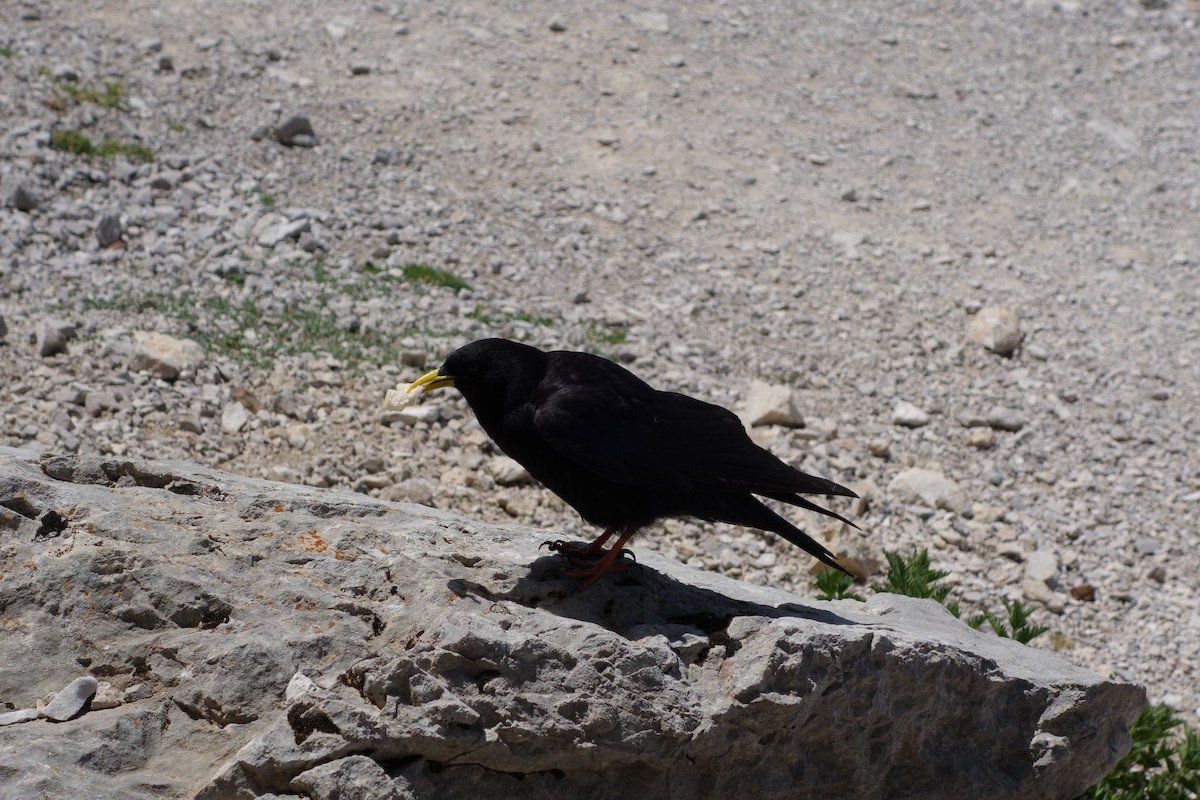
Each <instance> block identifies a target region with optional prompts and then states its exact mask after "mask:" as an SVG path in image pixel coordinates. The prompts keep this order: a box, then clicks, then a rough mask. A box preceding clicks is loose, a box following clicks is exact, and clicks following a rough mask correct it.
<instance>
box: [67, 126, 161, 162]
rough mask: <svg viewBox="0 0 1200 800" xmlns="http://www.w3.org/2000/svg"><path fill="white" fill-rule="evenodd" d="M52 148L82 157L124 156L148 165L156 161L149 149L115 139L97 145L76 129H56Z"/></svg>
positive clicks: (105, 140)
mask: <svg viewBox="0 0 1200 800" xmlns="http://www.w3.org/2000/svg"><path fill="white" fill-rule="evenodd" d="M50 146H51V147H52V148H54V149H55V150H62V151H64V152H67V153H74V154H75V155H80V156H99V157H100V158H114V157H116V156H117V155H124V156H127V157H128V158H130V159H132V160H134V161H141V162H143V163H146V164H149V163H150V162H152V161H154V153H152V152H151V151H150V149H149V148H148V147H143V146H142V145H140V144H135V143H133V142H118V141H117V140H115V139H104V140H102V141H101V142H100V144H95V143H93V142H92V140H91V139H90V138H88V136H87V135H86V134H84V133H81V132H79V131H77V130H75V129H74V128H55V129H54V130H53V131H51V133H50Z"/></svg>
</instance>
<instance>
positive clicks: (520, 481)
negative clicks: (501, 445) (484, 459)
mask: <svg viewBox="0 0 1200 800" xmlns="http://www.w3.org/2000/svg"><path fill="white" fill-rule="evenodd" d="M487 469H488V472H489V473H491V476H492V477H493V478H494V479H495V481H496V483H498V484H500V485H501V486H520V485H526V484H530V483H533V477H532V476H531V475H530V474H529V471H528V470H526V469H525V468H524V467H523V466H521V465H520V464H518V463H517V462H516V461H514V460H513V459H511V458H509V457H508V456H499V457H497V458H493V459H491V460H490V461H489V462H488V465H487Z"/></svg>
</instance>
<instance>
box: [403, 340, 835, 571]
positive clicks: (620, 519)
mask: <svg viewBox="0 0 1200 800" xmlns="http://www.w3.org/2000/svg"><path fill="white" fill-rule="evenodd" d="M423 382H424V383H426V384H430V386H428V387H426V388H436V386H445V385H451V382H452V385H453V386H454V387H455V388H457V389H458V390H459V391H460V392H462V395H463V397H464V398H466V401H467V403H468V404H469V405H470V406H471V409H472V410H473V411H474V412H475V416H476V417H477V418H478V420H479V423H480V425H482V426H483V429H484V430H485V431H487V433H488V435H489V436H491V437H492V439H493V440H494V441H495V442H496V444H497V445H498V446H499V447H500V449H501V450H503V451H504V452H505V453H506V454H507V455H509V456H510V457H511V458H513V459H515V460H516V461H518V462H519V463H520V464H522V465H523V466H524V467H525V468H526V469H527V470H528V471H529V474H530V475H532V476H533V477H534V478H536V479H537V480H538V481H540V482H541V483H542V484H543V485H545V486H546V488H548V489H550V491H552V492H554V493H555V494H557V495H558V496H559V497H561V498H562V499H563V500H564V501H565V502H566V503H568V504H569V505H570V506H572V507H573V508H574V509H575V510H576V511H578V512H579V514H580V515H581V516H582V517H583V518H584V519H585V520H587V521H588V522H590V523H592V524H594V525H598V526H600V527H603V528H605V529H606V534H605V535H604V536H603V537H601V538H600V539H599V540H597V542H595V543H593V545H591V546H590V547H588V548H583V547H582V546H573V547H572V546H567V545H561V544H560V545H559V548H558V549H563V550H567V551H569V552H571V553H573V554H574V555H577V556H580V555H587V556H593V557H599V556H600V555H601V554H602V553H603V551H602V550H601V545H602V544H603V542H604V541H605V540H606V539H607V538H608V537H609V536H610V535H612V534H613V533H617V534H620V539H619V541H618V542H617V545H616V546H615V547H614V548H612V549H611V550H610V551H609V552H608V553H607V554H605V555H606V556H607V557H606V558H602V559H601V561H600V563H597V564H595V565H594V567H593V569H591V570H586V571H584V572H581V573H579V574H581V575H586V576H587V577H588V578H589V581H588V582H589V583H590V582H591V580H594V579H595V578H596V577H597V576H598V575H599V574H600V573H601V572H603V571H605V570H606V569H609V568H611V567H612V562H613V559H614V558H615V556H616V553H615V552H614V551H619V550H620V547H621V546H622V545H623V544H624V543H625V541H627V540H628V539H629V537H630V536H632V534H633V533H634V532H635V531H637V530H638V529H640V528H643V527H645V526H646V525H649V524H650V523H652V522H654V521H655V520H658V519H662V518H665V517H697V518H700V519H704V520H709V521H715V522H727V523H732V524H736V525H746V526H749V527H753V528H760V529H763V530H768V531H772V532H774V533H777V534H779V535H780V536H782V537H783V538H785V539H787V540H788V541H789V542H791V543H793V544H795V545H797V546H798V547H800V548H802V549H803V550H804V551H806V552H808V553H810V554H811V555H813V556H814V557H816V558H817V559H819V560H821V561H822V562H824V563H825V564H827V565H829V566H831V567H834V568H836V569H843V568H842V567H841V566H840V565H839V564H838V563H837V561H836V560H835V559H834V557H833V554H832V553H830V552H829V551H828V550H826V549H825V548H824V547H823V546H821V545H820V544H819V543H818V542H816V541H815V540H813V539H812V538H811V537H809V536H808V535H807V534H805V533H804V532H803V531H801V530H800V529H799V528H797V527H796V526H794V525H792V524H791V523H790V522H788V521H787V520H786V519H784V518H783V517H781V516H779V515H778V514H776V513H775V512H774V511H772V510H771V509H770V508H768V507H767V506H766V505H764V504H763V503H762V502H761V501H759V500H758V499H757V498H756V497H754V495H761V496H763V497H770V498H773V499H776V500H781V501H783V502H785V503H790V504H792V505H796V506H800V507H801V508H805V509H808V510H810V511H817V512H819V513H822V514H825V515H827V516H830V517H834V518H835V519H839V520H842V521H843V522H849V521H848V520H845V519H844V518H843V517H841V516H839V515H838V514H835V513H833V512H832V511H828V510H826V509H824V508H821V507H820V506H818V505H816V504H815V503H812V502H810V501H809V500H806V499H805V498H804V497H802V496H801V495H803V494H817V495H843V496H846V497H854V496H855V495H854V493H853V492H851V491H850V490H849V489H847V488H845V487H843V486H840V485H838V484H836V483H834V482H833V481H829V480H826V479H824V478H818V477H815V476H813V475H807V474H805V473H803V472H801V471H800V470H798V469H796V468H794V467H791V466H789V465H788V464H785V463H784V462H782V461H780V460H779V459H778V458H776V457H775V456H774V455H772V454H771V453H770V452H768V451H767V450H764V449H763V448H761V447H759V446H758V445H756V444H755V443H754V442H753V441H751V439H750V437H749V436H748V435H747V434H746V430H745V428H744V427H743V425H742V423H741V421H740V420H739V419H738V418H737V417H736V416H735V415H734V414H733V413H732V412H730V411H727V410H726V409H724V408H721V407H720V406H716V405H713V404H711V403H705V402H703V401H701V400H697V399H695V398H692V397H688V396H686V395H682V394H678V393H675V392H663V391H658V390H655V389H654V388H652V387H651V386H650V385H649V384H647V383H646V382H644V381H642V380H641V379H640V378H638V377H637V376H635V375H634V374H633V373H631V372H629V370H627V369H625V368H624V367H622V366H620V365H618V364H615V363H613V362H611V361H609V360H607V359H604V358H600V357H598V356H594V355H590V354H588V353H576V352H568V351H554V352H549V353H547V352H543V351H541V350H538V349H537V348H534V347H530V346H529V345H524V344H520V343H518V342H511V341H507V340H503V339H483V340H480V341H477V342H472V343H471V344H468V345H465V346H464V347H461V348H459V349H458V350H456V351H454V352H453V353H451V354H450V356H449V357H448V358H447V359H446V361H445V363H444V364H443V365H442V366H441V368H440V369H438V370H437V371H436V372H431V373H429V375H427V376H425V377H424V378H422V379H421V380H420V381H418V382H417V383H415V384H414V385H413V388H415V387H416V386H418V385H419V384H421V383H423ZM410 391H411V389H410ZM850 524H852V523H850ZM843 571H845V570H844V569H843Z"/></svg>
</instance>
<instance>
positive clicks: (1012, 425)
mask: <svg viewBox="0 0 1200 800" xmlns="http://www.w3.org/2000/svg"><path fill="white" fill-rule="evenodd" d="M987 424H988V425H989V426H990V427H992V428H994V429H996V430H998V431H1011V432H1015V431H1019V430H1021V429H1022V428H1024V427H1025V420H1024V418H1022V416H1021V413H1020V412H1019V411H1016V410H1015V409H1011V408H1005V407H1004V406H995V407H994V408H992V409H991V410H990V411H988V413H987Z"/></svg>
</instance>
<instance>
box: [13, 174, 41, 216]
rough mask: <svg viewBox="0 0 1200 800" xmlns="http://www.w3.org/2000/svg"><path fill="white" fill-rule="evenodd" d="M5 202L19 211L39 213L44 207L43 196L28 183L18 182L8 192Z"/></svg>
mask: <svg viewBox="0 0 1200 800" xmlns="http://www.w3.org/2000/svg"><path fill="white" fill-rule="evenodd" d="M5 201H6V202H7V203H8V205H9V207H11V208H15V209H16V210H18V211H37V209H38V208H39V207H41V205H42V198H41V195H39V194H38V192H37V190H36V189H35V188H33V186H32V185H31V184H30V183H29V182H28V181H19V182H17V183H16V184H15V185H14V186H13V187H12V188H11V189H10V190H9V191H8V192H7V197H6V198H5Z"/></svg>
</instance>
